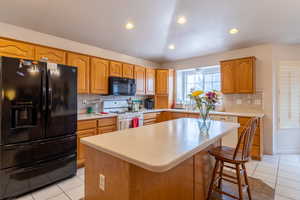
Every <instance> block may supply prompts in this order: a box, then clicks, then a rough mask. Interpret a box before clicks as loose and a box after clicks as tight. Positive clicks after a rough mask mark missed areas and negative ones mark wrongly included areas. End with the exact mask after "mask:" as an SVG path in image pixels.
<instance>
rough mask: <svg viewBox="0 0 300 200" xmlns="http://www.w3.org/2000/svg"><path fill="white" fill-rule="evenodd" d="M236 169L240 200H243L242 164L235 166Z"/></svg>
mask: <svg viewBox="0 0 300 200" xmlns="http://www.w3.org/2000/svg"><path fill="white" fill-rule="evenodd" d="M235 169H236V176H237V181H238V187H239V197H240V198H239V199H240V200H243V186H242V180H241V174H240V172H241V171H240V164H236V166H235Z"/></svg>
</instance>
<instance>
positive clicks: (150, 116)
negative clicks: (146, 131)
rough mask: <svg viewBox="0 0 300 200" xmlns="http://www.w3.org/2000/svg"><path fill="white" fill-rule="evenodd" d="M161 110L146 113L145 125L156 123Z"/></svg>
mask: <svg viewBox="0 0 300 200" xmlns="http://www.w3.org/2000/svg"><path fill="white" fill-rule="evenodd" d="M159 115H160V113H159V112H152V113H145V114H144V126H147V125H151V124H155V123H157V122H158V117H159Z"/></svg>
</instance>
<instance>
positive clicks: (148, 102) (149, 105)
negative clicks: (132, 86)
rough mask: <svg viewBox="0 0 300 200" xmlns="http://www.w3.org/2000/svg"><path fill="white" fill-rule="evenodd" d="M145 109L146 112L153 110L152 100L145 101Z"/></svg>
mask: <svg viewBox="0 0 300 200" xmlns="http://www.w3.org/2000/svg"><path fill="white" fill-rule="evenodd" d="M145 108H146V109H148V110H152V109H154V99H153V98H147V99H145Z"/></svg>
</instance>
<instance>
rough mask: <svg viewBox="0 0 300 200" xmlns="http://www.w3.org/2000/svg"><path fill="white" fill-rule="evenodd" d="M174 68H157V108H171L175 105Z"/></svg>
mask: <svg viewBox="0 0 300 200" xmlns="http://www.w3.org/2000/svg"><path fill="white" fill-rule="evenodd" d="M173 86H174V70H173V69H157V70H156V81H155V88H156V89H155V108H156V109H162V108H171V107H172V105H173V103H174V102H173V95H174V94H173Z"/></svg>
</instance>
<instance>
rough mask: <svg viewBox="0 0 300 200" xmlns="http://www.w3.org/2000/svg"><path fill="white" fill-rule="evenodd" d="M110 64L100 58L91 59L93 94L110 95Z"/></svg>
mask: <svg viewBox="0 0 300 200" xmlns="http://www.w3.org/2000/svg"><path fill="white" fill-rule="evenodd" d="M108 75H109V62H108V61H107V60H103V59H100V58H92V59H91V79H90V82H91V83H90V84H91V93H93V94H108Z"/></svg>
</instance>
